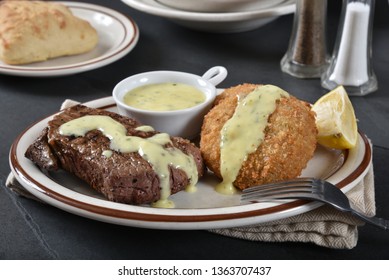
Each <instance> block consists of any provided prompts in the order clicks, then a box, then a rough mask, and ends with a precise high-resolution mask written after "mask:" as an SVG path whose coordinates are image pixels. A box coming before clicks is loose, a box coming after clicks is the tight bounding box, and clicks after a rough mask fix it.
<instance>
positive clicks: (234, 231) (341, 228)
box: [210, 167, 376, 249]
mask: <svg viewBox="0 0 389 280" xmlns="http://www.w3.org/2000/svg"><path fill="white" fill-rule="evenodd" d="M374 194H375V192H374V172H373V167H371V168H370V170H369V171H368V173H367V174H366V176H365V177H364V178H363V179H362V180H361V182H359V183H358V184H357V185H356V186H355V187H354V188H353V189H351V190H350V191H349V192H348V193H347V196H348V198H349V200H350V203H351V204H352V205H353V207H354V208H355V209H358V210H359V211H361V212H362V213H365V214H366V215H368V216H374V215H375V209H376V208H375V195H374ZM363 224H364V223H363V222H362V221H361V220H359V219H358V218H356V217H355V216H353V215H352V214H350V213H343V212H340V211H338V210H335V209H334V208H333V207H331V206H328V205H323V206H320V207H319V208H317V209H314V210H312V211H309V212H306V213H303V214H300V215H296V216H292V217H289V218H285V219H281V220H277V221H272V222H267V223H262V224H258V225H252V226H248V227H235V228H225V229H213V230H210V231H211V232H213V233H217V234H221V235H225V236H230V237H234V238H241V239H246V240H251V241H265V242H288V241H289V242H310V243H314V244H316V245H319V246H323V247H328V248H335V249H352V248H354V247H355V246H356V245H357V242H358V226H361V225H363Z"/></svg>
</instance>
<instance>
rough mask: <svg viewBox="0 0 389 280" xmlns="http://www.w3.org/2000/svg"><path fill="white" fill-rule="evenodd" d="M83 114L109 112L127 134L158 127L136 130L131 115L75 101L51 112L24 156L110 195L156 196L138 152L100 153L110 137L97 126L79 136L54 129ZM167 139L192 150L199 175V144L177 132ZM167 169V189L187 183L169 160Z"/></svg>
mask: <svg viewBox="0 0 389 280" xmlns="http://www.w3.org/2000/svg"><path fill="white" fill-rule="evenodd" d="M85 115H105V116H110V117H111V118H113V119H114V120H116V121H118V122H120V123H121V124H122V125H123V126H124V127H125V128H126V129H127V135H130V136H138V137H142V138H148V137H151V136H153V135H155V134H156V133H158V132H155V131H151V132H145V131H138V130H136V129H135V128H136V127H138V126H140V125H141V124H140V123H139V122H138V121H136V120H135V119H131V118H127V117H124V116H121V115H119V114H116V113H113V112H109V111H105V110H100V109H93V108H89V107H86V106H83V105H76V106H73V107H71V108H68V109H65V110H64V111H62V112H60V113H59V114H57V115H56V116H54V118H53V119H52V120H51V121H49V123H48V126H47V128H45V129H44V130H43V132H42V134H41V135H40V136H39V137H38V138H37V139H36V140H35V142H34V143H33V144H32V145H30V147H29V148H28V149H27V151H26V153H25V156H26V157H27V158H29V159H30V160H31V161H33V162H34V163H35V164H37V165H38V166H39V167H40V168H42V169H44V170H49V171H55V170H58V169H59V168H62V169H64V170H66V171H69V172H71V173H73V174H75V175H76V176H77V177H79V178H81V179H82V180H84V181H86V182H87V183H88V184H89V185H90V186H91V187H93V188H94V189H95V190H97V191H98V192H100V193H102V194H103V195H104V196H105V197H106V198H107V199H108V200H110V201H115V202H120V203H127V204H145V203H152V202H155V201H157V200H158V199H159V198H160V182H159V178H158V175H157V174H156V173H155V172H154V170H153V168H152V166H151V165H150V164H149V163H148V162H147V161H146V160H144V159H143V158H142V157H141V156H140V155H139V154H138V153H136V152H134V153H120V152H117V151H112V156H110V157H106V156H104V155H103V151H105V150H111V149H110V141H109V139H108V138H107V137H105V136H104V135H103V134H102V132H100V131H99V130H92V131H89V132H87V133H86V134H85V136H83V137H74V136H64V135H61V134H60V133H59V127H60V126H61V125H62V124H64V123H66V122H68V121H70V120H73V119H76V118H79V117H82V116H85ZM171 140H172V144H173V146H174V147H176V148H178V149H180V150H181V151H183V152H184V153H185V154H187V155H192V156H193V158H194V160H195V162H196V165H197V169H198V174H199V177H201V176H202V175H203V173H204V170H205V165H204V163H203V160H202V157H201V154H200V151H199V149H198V148H197V147H196V146H195V145H194V144H193V143H191V142H189V141H188V140H185V139H183V138H180V137H171ZM169 145H170V144H169ZM169 170H170V188H171V194H174V193H176V192H178V191H181V190H183V189H184V188H185V187H186V186H187V185H188V184H189V178H188V177H187V175H186V173H185V172H184V171H183V170H181V169H176V168H174V167H170V166H169Z"/></svg>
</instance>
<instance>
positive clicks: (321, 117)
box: [312, 86, 358, 149]
mask: <svg viewBox="0 0 389 280" xmlns="http://www.w3.org/2000/svg"><path fill="white" fill-rule="evenodd" d="M312 110H313V111H314V112H315V113H316V126H317V129H318V139H317V141H318V143H319V144H321V145H323V146H325V147H328V148H334V149H351V148H354V147H355V146H356V144H357V137H358V126H357V119H356V117H355V113H354V108H353V105H352V103H351V101H350V99H349V97H348V94H347V92H346V90H345V89H344V87H343V86H338V87H337V88H335V89H333V90H332V91H330V92H328V93H327V94H325V95H323V96H322V97H321V98H320V99H319V100H317V101H316V102H315V104H313V106H312Z"/></svg>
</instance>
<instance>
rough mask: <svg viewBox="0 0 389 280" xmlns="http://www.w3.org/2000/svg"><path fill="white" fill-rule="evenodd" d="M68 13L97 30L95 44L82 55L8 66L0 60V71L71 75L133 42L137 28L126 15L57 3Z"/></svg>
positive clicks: (106, 61)
mask: <svg viewBox="0 0 389 280" xmlns="http://www.w3.org/2000/svg"><path fill="white" fill-rule="evenodd" d="M60 3H63V4H64V5H66V6H67V7H68V8H69V9H70V10H71V11H72V13H73V14H74V15H75V16H77V17H80V18H82V19H84V20H87V21H89V22H90V24H91V25H92V26H93V27H94V28H95V29H96V30H97V34H98V36H99V42H98V44H97V46H96V47H95V48H94V49H93V50H91V51H89V52H87V53H84V54H79V55H71V56H64V57H58V58H53V59H49V60H47V61H42V62H35V63H30V64H23V65H8V64H5V63H4V62H2V61H0V74H7V75H14V76H26V77H54V76H64V75H71V74H76V73H80V72H85V71H89V70H93V69H96V68H100V67H103V66H106V65H108V64H110V63H113V62H115V61H117V60H118V59H120V58H122V57H123V56H125V55H126V54H128V53H129V52H130V51H131V50H132V49H133V48H134V47H135V46H136V44H137V42H138V38H139V29H138V26H137V25H136V23H135V21H134V20H133V19H131V18H130V17H128V16H124V15H123V14H121V13H119V12H117V11H115V10H112V9H109V8H106V7H102V6H98V5H94V4H88V3H78V2H60Z"/></svg>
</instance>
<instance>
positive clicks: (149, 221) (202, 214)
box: [9, 97, 372, 230]
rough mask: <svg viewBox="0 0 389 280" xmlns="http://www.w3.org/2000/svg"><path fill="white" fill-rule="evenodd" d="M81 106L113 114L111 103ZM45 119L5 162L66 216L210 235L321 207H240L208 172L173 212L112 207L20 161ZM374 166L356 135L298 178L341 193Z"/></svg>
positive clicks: (177, 197)
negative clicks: (320, 181) (321, 181)
mask: <svg viewBox="0 0 389 280" xmlns="http://www.w3.org/2000/svg"><path fill="white" fill-rule="evenodd" d="M84 105H86V106H89V107H93V108H100V109H105V110H109V111H114V112H117V107H116V105H115V102H114V101H113V99H112V97H106V98H101V99H97V100H93V101H90V102H87V103H84ZM52 117H53V115H51V116H48V117H46V118H44V119H42V120H40V121H38V122H36V123H34V124H32V125H31V126H29V127H28V128H27V129H26V130H24V131H23V132H22V133H21V134H20V135H19V136H18V137H17V138H16V139H15V141H14V142H13V144H12V146H11V149H10V155H9V162H10V166H11V170H12V172H13V174H14V175H15V177H16V179H17V180H18V181H19V183H20V184H21V185H22V186H23V187H24V188H25V189H26V190H27V191H29V192H30V193H31V194H33V195H34V196H36V197H37V198H39V199H41V200H43V201H45V202H47V203H48V204H51V205H53V206H54V207H57V208H60V209H62V210H65V211H68V212H70V213H73V214H76V215H80V216H83V217H87V218H90V219H95V220H99V221H103V222H107V223H114V224H120V225H124V226H133V227H144V228H155V229H182V230H184V229H185V230H190V229H213V228H226V227H236V226H247V225H252V224H260V223H264V222H269V221H274V220H278V219H282V218H287V217H290V216H294V215H297V214H302V213H305V212H307V211H310V210H312V209H315V208H317V207H319V206H321V205H322V204H321V203H318V202H308V201H302V200H292V201H281V202H266V203H249V204H244V205H241V204H240V194H239V193H237V194H234V195H222V194H219V193H217V192H216V191H215V190H214V186H215V185H216V184H217V183H218V182H219V180H218V179H217V178H216V177H215V176H214V175H213V174H212V173H211V172H208V173H207V174H206V175H205V176H204V177H203V178H202V179H200V181H199V182H198V184H197V191H196V192H195V193H188V192H185V191H182V192H179V193H176V194H174V195H172V196H171V197H170V198H171V199H172V200H173V201H174V203H175V205H176V208H174V209H161V208H153V207H150V206H149V205H139V206H135V205H127V204H122V203H116V202H111V201H108V200H107V199H105V198H104V197H103V196H102V195H100V194H98V193H97V192H95V191H94V190H93V189H92V188H91V187H89V186H88V185H87V184H85V183H84V182H82V181H81V180H79V179H78V178H76V177H74V176H73V175H71V174H69V173H67V172H65V171H59V172H52V173H49V174H46V173H44V172H42V171H41V170H40V169H39V168H38V167H37V166H36V165H34V164H33V163H32V162H31V161H30V160H28V159H27V158H25V157H24V153H25V151H26V149H27V147H28V146H29V145H30V144H31V143H32V141H33V140H34V139H36V138H37V137H38V135H39V134H40V133H41V131H42V130H43V128H44V127H46V125H47V122H48V121H49V120H50V119H51V118H52ZM371 164H372V149H371V145H370V142H369V140H368V138H367V137H366V135H364V134H363V133H362V132H359V135H358V143H357V146H356V147H355V148H353V149H350V150H347V151H339V150H329V149H326V148H323V147H321V146H318V148H317V149H316V152H315V154H314V157H313V158H312V159H311V160H310V161H309V163H308V166H307V168H306V169H304V171H303V173H302V176H312V177H327V180H328V181H330V182H332V183H334V184H336V185H337V186H338V187H339V188H341V189H342V191H344V192H348V191H349V190H351V189H352V188H354V187H355V186H356V185H357V184H358V183H359V182H360V181H361V180H362V178H363V177H364V176H365V175H366V173H367V172H368V170H369V168H370V166H371Z"/></svg>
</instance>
